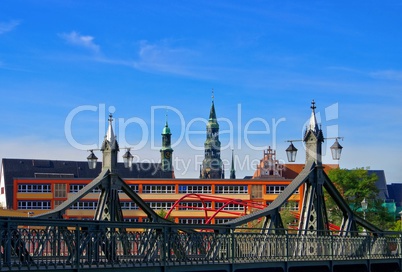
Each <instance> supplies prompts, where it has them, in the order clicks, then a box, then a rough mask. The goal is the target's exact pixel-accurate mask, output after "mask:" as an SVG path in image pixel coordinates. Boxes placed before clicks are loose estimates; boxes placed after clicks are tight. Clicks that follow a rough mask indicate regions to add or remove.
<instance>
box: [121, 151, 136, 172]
mask: <svg viewBox="0 0 402 272" xmlns="http://www.w3.org/2000/svg"><path fill="white" fill-rule="evenodd" d="M133 158H134V157H133V155H131V153H130V148H127V152H126V153H125V154H124V155H123V162H124V167H126V168H131V166H132V165H133Z"/></svg>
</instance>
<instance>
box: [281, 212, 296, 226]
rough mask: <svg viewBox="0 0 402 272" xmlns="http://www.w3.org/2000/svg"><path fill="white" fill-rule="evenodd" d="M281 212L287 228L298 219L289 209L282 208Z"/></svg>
mask: <svg viewBox="0 0 402 272" xmlns="http://www.w3.org/2000/svg"><path fill="white" fill-rule="evenodd" d="M280 214H281V218H282V223H283V226H284V228H285V229H287V228H289V226H291V225H293V224H294V221H295V220H296V218H295V216H294V215H293V214H292V213H291V212H290V211H289V210H288V209H283V210H281V211H280Z"/></svg>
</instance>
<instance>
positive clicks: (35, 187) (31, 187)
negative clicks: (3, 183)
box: [18, 184, 52, 193]
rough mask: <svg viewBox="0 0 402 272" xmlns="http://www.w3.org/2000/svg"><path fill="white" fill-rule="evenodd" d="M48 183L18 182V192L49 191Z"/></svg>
mask: <svg viewBox="0 0 402 272" xmlns="http://www.w3.org/2000/svg"><path fill="white" fill-rule="evenodd" d="M51 192H52V191H51V186H50V184H18V193H51Z"/></svg>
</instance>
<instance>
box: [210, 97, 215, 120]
mask: <svg viewBox="0 0 402 272" xmlns="http://www.w3.org/2000/svg"><path fill="white" fill-rule="evenodd" d="M214 99H215V96H214V89H212V105H211V111H210V112H209V120H216V113H215V105H214Z"/></svg>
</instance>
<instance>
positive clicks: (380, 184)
mask: <svg viewBox="0 0 402 272" xmlns="http://www.w3.org/2000/svg"><path fill="white" fill-rule="evenodd" d="M367 174H369V175H372V174H376V175H377V177H378V180H377V181H376V183H375V186H376V187H377V189H378V190H379V191H378V197H379V198H380V199H382V200H387V199H388V198H389V194H388V189H387V180H386V178H385V173H384V170H367Z"/></svg>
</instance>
